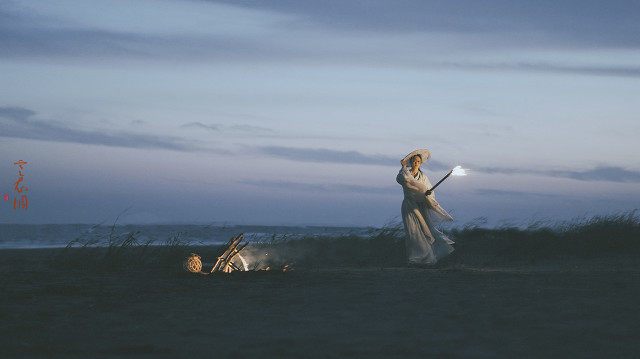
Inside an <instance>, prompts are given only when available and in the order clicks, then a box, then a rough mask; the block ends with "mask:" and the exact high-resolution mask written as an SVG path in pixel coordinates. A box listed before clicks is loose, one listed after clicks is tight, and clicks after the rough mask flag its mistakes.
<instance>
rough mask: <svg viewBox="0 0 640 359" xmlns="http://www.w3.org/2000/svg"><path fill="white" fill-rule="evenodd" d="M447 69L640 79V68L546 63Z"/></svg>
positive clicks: (459, 64) (446, 64) (448, 64)
mask: <svg viewBox="0 0 640 359" xmlns="http://www.w3.org/2000/svg"><path fill="white" fill-rule="evenodd" d="M441 66H442V67H445V68H453V69H459V70H495V71H530V72H547V73H565V74H577V75H589V76H619V77H640V66H567V65H556V64H550V63H544V62H537V63H523V62H518V63H468V62H467V63H465V62H443V63H442V64H441Z"/></svg>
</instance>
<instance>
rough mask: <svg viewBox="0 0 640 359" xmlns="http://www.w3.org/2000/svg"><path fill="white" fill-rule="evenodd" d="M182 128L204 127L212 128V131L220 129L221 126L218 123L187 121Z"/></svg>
mask: <svg viewBox="0 0 640 359" xmlns="http://www.w3.org/2000/svg"><path fill="white" fill-rule="evenodd" d="M180 127H182V128H202V129H205V130H211V131H218V130H219V129H220V128H219V127H218V125H213V124H212V125H205V124H203V123H200V122H190V123H185V124H184V125H182V126H180Z"/></svg>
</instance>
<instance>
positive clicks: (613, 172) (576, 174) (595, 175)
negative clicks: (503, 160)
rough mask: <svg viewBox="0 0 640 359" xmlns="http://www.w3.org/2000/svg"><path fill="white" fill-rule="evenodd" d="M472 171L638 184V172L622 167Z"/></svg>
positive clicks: (500, 168)
mask: <svg viewBox="0 0 640 359" xmlns="http://www.w3.org/2000/svg"><path fill="white" fill-rule="evenodd" d="M473 170H474V171H478V172H483V173H488V174H492V173H500V174H513V175H517V174H530V175H542V176H547V177H559V178H570V179H575V180H579V181H607V182H619V183H623V182H636V183H638V182H640V171H630V170H627V169H624V168H622V167H614V166H600V167H596V168H594V169H588V170H582V171H577V170H575V171H568V170H531V169H522V168H507V167H480V168H474V169H473Z"/></svg>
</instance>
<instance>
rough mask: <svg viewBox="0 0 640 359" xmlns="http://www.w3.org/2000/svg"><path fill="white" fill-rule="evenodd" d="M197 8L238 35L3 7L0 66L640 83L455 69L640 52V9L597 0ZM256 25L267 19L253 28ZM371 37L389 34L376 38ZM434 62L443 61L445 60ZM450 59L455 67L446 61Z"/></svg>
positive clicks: (608, 69) (603, 69)
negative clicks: (330, 70)
mask: <svg viewBox="0 0 640 359" xmlns="http://www.w3.org/2000/svg"><path fill="white" fill-rule="evenodd" d="M207 3H208V5H209V6H207ZM188 4H190V5H193V4H199V5H202V9H201V10H202V11H200V12H204V11H210V12H211V13H212V14H214V15H212V17H213V18H215V16H216V14H227V15H228V16H234V20H236V21H235V22H234V23H238V24H240V25H237V26H231V27H230V28H229V30H227V29H220V28H217V27H216V28H215V29H213V30H211V29H209V28H208V27H203V31H202V32H186V33H185V32H181V31H180V30H179V29H180V27H175V26H174V27H169V28H168V29H162V28H161V26H159V25H158V24H161V23H162V22H163V21H165V22H166V19H163V18H162V17H161V15H160V14H161V13H156V12H152V14H151V15H150V17H149V18H148V19H146V21H145V23H148V24H154V25H153V26H151V25H149V28H146V27H145V26H144V25H141V26H140V27H141V28H142V29H145V30H140V29H138V28H137V27H135V26H129V27H126V28H125V29H120V28H119V27H118V26H117V25H118V22H117V21H116V20H112V21H111V22H110V23H109V24H108V25H104V21H103V24H102V25H103V27H100V26H99V25H93V24H92V22H91V18H90V16H91V15H90V14H88V15H87V19H86V21H84V22H80V23H76V22H74V21H70V20H68V19H63V18H57V17H56V15H53V14H47V13H40V12H38V11H37V10H38V9H37V8H35V10H36V11H25V10H24V9H21V8H19V7H11V6H7V7H5V8H0V58H2V57H4V58H9V59H11V58H40V59H46V60H47V61H50V60H52V59H64V60H65V61H87V60H95V59H100V60H101V61H104V60H114V59H115V60H117V59H125V60H128V59H143V60H151V61H170V62H175V61H180V62H203V61H204V62H207V63H210V62H227V63H228V62H233V63H234V64H235V63H238V62H246V63H255V62H260V63H264V62H270V61H273V62H288V61H296V63H301V62H304V61H305V60H307V61H313V62H314V63H317V62H318V61H324V62H327V63H331V62H338V63H340V64H349V63H352V64H353V63H357V64H358V65H363V64H365V65H366V64H369V65H373V66H386V65H390V64H393V65H394V66H408V67H430V68H432V67H434V68H438V67H443V66H444V67H447V66H448V67H456V68H465V69H472V70H473V69H478V70H482V69H488V68H489V69H496V70H515V71H523V70H525V71H527V70H528V71H533V70H536V71H547V72H575V73H581V74H589V75H608V76H630V77H637V76H638V73H639V72H640V68H638V67H633V66H627V67H625V66H620V67H615V66H558V65H553V64H544V63H541V64H524V63H523V64H507V65H504V64H500V63H490V64H487V65H473V64H464V63H462V64H459V63H455V62H456V59H457V58H460V56H464V58H465V59H466V58H467V57H468V56H467V55H466V54H467V52H466V51H468V50H469V49H473V51H478V52H494V51H496V50H501V49H510V50H512V49H532V48H534V49H551V50H553V49H562V50H563V51H568V50H569V49H571V48H587V49H593V48H606V49H625V48H629V49H638V48H640V37H638V36H636V34H637V33H639V32H640V22H638V21H637V18H638V12H639V11H638V7H639V6H638V5H637V2H635V1H634V0H620V1H616V2H615V3H611V4H605V3H603V2H602V1H596V0H582V1H577V0H564V1H552V0H542V3H541V4H540V3H538V2H536V3H535V4H533V3H528V2H518V1H509V0H489V1H475V0H462V1H447V0H432V1H422V0H404V1H397V2H396V1H393V2H390V1H386V0H385V1H382V0H378V1H376V0H372V1H369V2H366V3H363V2H355V1H340V0H333V1H318V2H312V1H311V2H310V1H297V0H280V1H255V0H234V1H224V0H219V1H199V2H191V3H188ZM220 4H223V5H222V6H220ZM168 5H169V6H171V8H172V9H174V8H175V9H176V10H178V9H181V7H182V6H186V5H185V4H183V3H180V2H170V3H169V4H168ZM128 6H131V8H132V9H136V10H138V11H144V9H145V6H149V3H147V2H144V3H143V4H142V5H138V6H140V8H138V6H134V5H128ZM209 7H211V8H209ZM125 8H126V7H125ZM198 8H199V7H198ZM231 9H232V10H233V11H230V10H231ZM190 10H193V8H190ZM223 10H224V11H223ZM225 11H230V12H228V13H227V12H225ZM33 12H35V14H33ZM189 14H190V15H191V16H193V13H189ZM58 16H60V15H59V14H58ZM217 16H220V17H222V16H223V15H217ZM256 17H257V18H258V19H259V20H255V19H256ZM43 19H44V21H43ZM254 20H255V21H254ZM255 23H259V24H260V25H259V26H258V27H251V25H250V24H255ZM222 26H223V25H220V27H222ZM205 30H206V31H205ZM371 33H375V34H376V35H381V36H371ZM354 44H356V45H354ZM354 46H355V47H354ZM381 49H384V50H381ZM434 54H440V55H441V56H444V57H440V60H438V59H439V58H438V56H436V55H434ZM447 54H448V55H447ZM456 54H457V55H456ZM442 59H445V60H446V59H450V60H451V61H452V62H449V63H445V62H444V61H443V60H442ZM597 61H600V60H597ZM612 61H613V60H612Z"/></svg>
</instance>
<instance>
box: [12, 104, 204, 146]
mask: <svg viewBox="0 0 640 359" xmlns="http://www.w3.org/2000/svg"><path fill="white" fill-rule="evenodd" d="M36 115H37V113H36V112H35V111H32V110H29V109H25V108H21V107H0V124H2V126H3V127H4V129H3V132H2V133H0V136H2V137H12V138H24V139H30V140H42V141H54V142H70V143H82V144H90V145H103V146H112V147H129V148H159V149H167V150H176V151H193V150H196V148H194V147H192V146H189V145H185V144H183V142H185V141H183V140H182V139H181V138H178V137H160V136H152V135H141V134H133V133H124V132H120V133H104V132H100V131H83V130H76V129H73V128H69V127H66V126H64V125H61V124H57V123H54V122H51V121H49V122H45V121H42V120H38V119H35V117H36Z"/></svg>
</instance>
